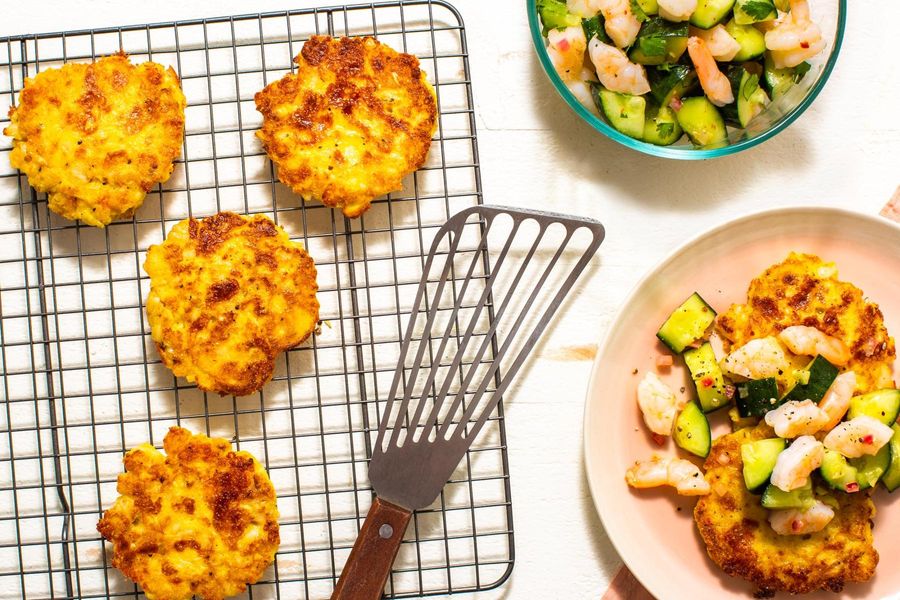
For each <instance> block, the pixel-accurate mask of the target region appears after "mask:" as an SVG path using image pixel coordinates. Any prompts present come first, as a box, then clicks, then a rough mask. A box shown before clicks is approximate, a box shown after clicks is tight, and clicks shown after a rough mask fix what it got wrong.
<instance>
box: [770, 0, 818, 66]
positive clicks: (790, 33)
mask: <svg viewBox="0 0 900 600" xmlns="http://www.w3.org/2000/svg"><path fill="white" fill-rule="evenodd" d="M790 4H791V12H790V13H788V14H787V15H785V16H784V17H783V18H782V19H780V20H779V22H778V23H776V24H775V26H774V27H772V29H770V30H769V31H767V32H766V48H768V49H769V50H770V51H771V55H772V62H773V63H775V68H777V69H783V68H786V67H796V66H797V65H799V64H800V63H802V62H803V61H805V60H807V59H809V58H812V57H813V56H815V55H816V54H818V53H819V52H821V51H822V50H823V49H824V48H825V40H823V39H822V30H821V29H819V26H818V25H816V24H815V23H813V22H812V20H811V19H810V16H809V4H808V3H807V0H790Z"/></svg>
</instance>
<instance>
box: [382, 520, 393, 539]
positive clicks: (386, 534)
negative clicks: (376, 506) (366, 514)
mask: <svg viewBox="0 0 900 600" xmlns="http://www.w3.org/2000/svg"><path fill="white" fill-rule="evenodd" d="M378 535H380V536H381V537H382V538H384V539H386V540H388V539H390V538H391V536H392V535H394V528H393V527H391V526H390V525H388V524H387V523H385V524H384V525H382V526H381V527H379V528H378Z"/></svg>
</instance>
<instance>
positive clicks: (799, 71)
mask: <svg viewBox="0 0 900 600" xmlns="http://www.w3.org/2000/svg"><path fill="white" fill-rule="evenodd" d="M765 65H766V76H765V81H766V87H768V88H769V93H770V95H771V96H772V100H775V99H776V98H780V97H781V96H783V95H784V94H785V93H786V92H787V91H788V90H789V89H791V87H793V85H794V84H795V83H797V82H798V81H800V80H801V79H803V76H804V75H806V73H807V72H808V71H809V69H810V64H809V63H808V62H802V63H800V64H799V65H797V66H796V67H790V68H785V69H776V68H775V63H774V62H773V61H772V56H771V54H770V53H769V52H766V59H765Z"/></svg>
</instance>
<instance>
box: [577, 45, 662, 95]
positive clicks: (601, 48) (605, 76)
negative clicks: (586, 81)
mask: <svg viewBox="0 0 900 600" xmlns="http://www.w3.org/2000/svg"><path fill="white" fill-rule="evenodd" d="M588 53H589V54H590V57H591V62H592V63H593V64H594V68H595V69H596V70H597V78H598V79H599V80H600V83H602V84H603V87H605V88H606V89H608V90H611V91H613V92H619V93H622V94H632V95H634V96H640V95H642V94H646V93H647V92H649V91H650V82H649V81H648V80H647V72H646V71H645V70H644V67H643V65H638V64H635V63H633V62H631V61H630V60H628V56H627V55H626V54H625V53H624V52H622V51H621V50H619V49H618V48H614V47H612V46H610V45H609V44H604V43H603V42H601V41H600V40H598V39H597V38H596V37H595V38H593V39H592V40H591V41H590V42H588Z"/></svg>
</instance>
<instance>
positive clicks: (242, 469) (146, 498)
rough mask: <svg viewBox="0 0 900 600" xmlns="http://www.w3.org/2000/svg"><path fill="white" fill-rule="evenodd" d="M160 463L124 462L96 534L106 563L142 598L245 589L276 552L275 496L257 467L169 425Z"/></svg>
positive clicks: (139, 457) (148, 450) (213, 441)
mask: <svg viewBox="0 0 900 600" xmlns="http://www.w3.org/2000/svg"><path fill="white" fill-rule="evenodd" d="M163 448H164V449H165V452H166V454H165V456H164V455H163V454H161V453H160V452H158V451H157V450H156V449H155V448H154V447H153V446H151V445H150V444H142V445H140V446H138V447H137V448H134V449H132V450H131V451H129V452H128V453H127V454H126V455H125V473H122V474H121V475H119V481H118V492H119V494H120V496H119V497H118V498H117V499H116V502H115V504H113V506H112V508H110V509H109V510H107V511H106V513H105V514H104V515H103V518H102V519H100V522H99V523H97V530H98V531H99V532H100V534H101V535H102V536H103V537H104V538H105V539H106V540H108V541H110V542H112V544H113V555H112V564H113V566H115V567H116V568H118V569H119V570H121V571H122V572H123V573H124V574H125V575H126V576H127V577H128V578H129V579H131V580H133V581H134V582H135V583H137V584H138V585H140V586H141V587H142V588H143V589H144V593H145V594H146V595H147V598H149V599H150V600H188V599H190V598H192V597H194V596H195V595H196V596H198V597H201V598H204V599H205V600H218V599H221V598H225V597H227V596H233V595H235V594H239V593H241V592H242V591H243V590H244V589H245V587H246V586H247V584H249V583H254V582H255V581H257V580H258V579H259V578H260V576H261V575H262V573H263V571H265V569H266V567H267V566H268V565H269V564H271V563H272V561H273V560H274V558H275V551H276V550H278V544H279V541H280V540H279V535H278V507H277V505H276V503H275V489H274V488H273V487H272V482H271V481H270V480H269V476H268V474H267V473H266V471H265V469H263V467H262V465H260V464H259V462H258V461H257V460H256V459H255V458H254V457H253V456H252V455H251V454H248V453H247V452H234V451H232V449H231V446H230V444H229V443H228V441H227V440H224V439H218V438H208V437H206V436H205V435H203V434H191V432H190V431H188V430H187V429H182V428H180V427H172V428H171V429H169V432H168V433H167V434H166V437H165V440H164V442H163Z"/></svg>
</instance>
